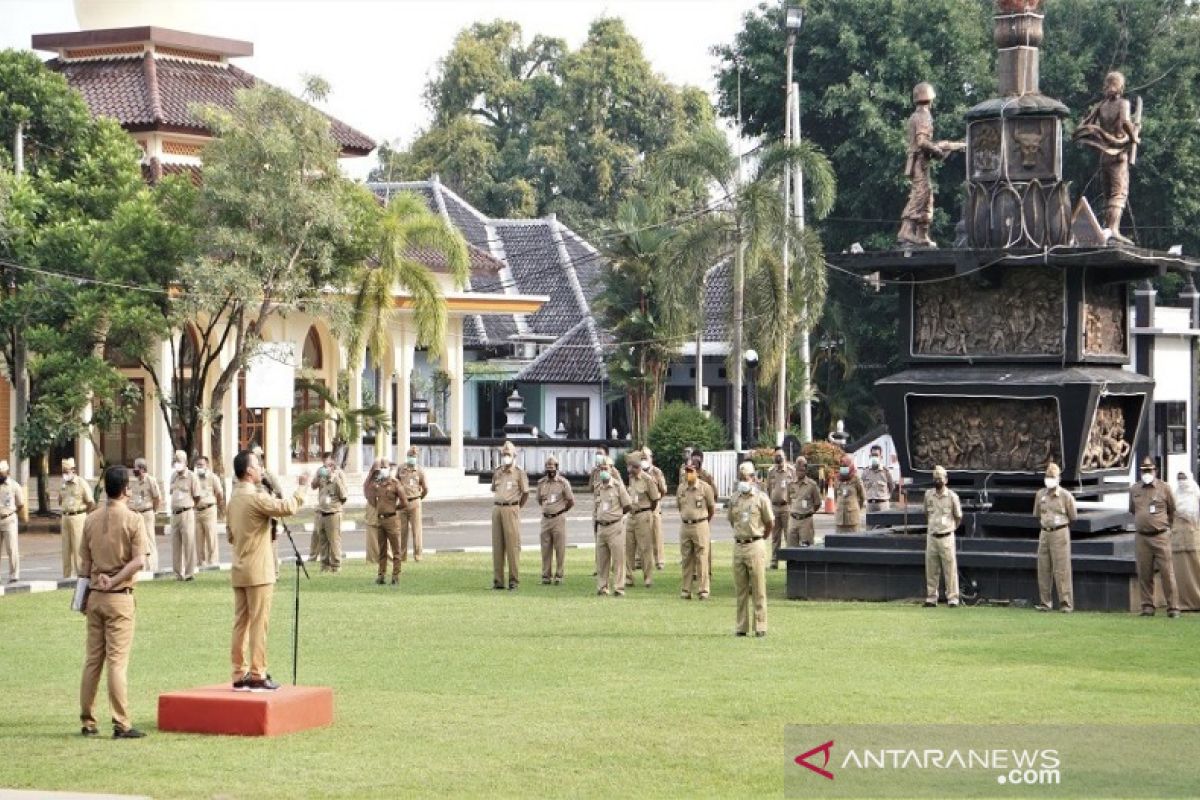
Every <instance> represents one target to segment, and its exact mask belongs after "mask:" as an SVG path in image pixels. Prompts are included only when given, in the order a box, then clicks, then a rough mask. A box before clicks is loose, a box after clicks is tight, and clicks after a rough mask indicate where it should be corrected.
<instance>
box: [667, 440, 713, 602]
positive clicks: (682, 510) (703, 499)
mask: <svg viewBox="0 0 1200 800" xmlns="http://www.w3.org/2000/svg"><path fill="white" fill-rule="evenodd" d="M675 498H676V501H677V503H678V506H679V518H680V519H681V520H682V521H683V528H682V529H681V530H680V531H679V554H680V556H681V560H682V562H683V583H682V585H681V586H680V589H679V596H680V597H682V598H683V599H684V600H691V599H692V588H693V587H695V589H696V590H697V591H698V593H699V594H698V596H699V598H700V599H701V600H707V599H708V590H709V580H710V578H711V576H710V574H709V571H708V551H709V548H710V547H711V546H712V528H711V527H710V524H709V523H711V522H712V518H713V516H714V515H715V514H716V513H717V500H716V496H715V495H714V494H713V489H712V487H711V486H709V485H708V484H707V483H705V482H704V481H702V480H700V476H699V475H698V474H697V472H696V465H695V464H690V463H689V464H685V465H684V470H683V480H682V481H680V482H679V490H678V491H677V493H676V495H675Z"/></svg>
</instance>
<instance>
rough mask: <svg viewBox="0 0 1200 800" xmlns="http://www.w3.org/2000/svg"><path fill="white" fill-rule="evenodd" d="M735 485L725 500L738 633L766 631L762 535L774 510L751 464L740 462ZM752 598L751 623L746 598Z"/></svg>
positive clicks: (768, 532)
mask: <svg viewBox="0 0 1200 800" xmlns="http://www.w3.org/2000/svg"><path fill="white" fill-rule="evenodd" d="M738 473H739V475H738V485H737V491H736V492H735V493H734V496H733V499H732V500H730V502H729V524H730V525H732V526H733V584H734V587H735V588H736V590H737V627H736V629H735V630H734V632H735V633H736V634H737V635H738V636H746V635H747V634H748V633H749V632H750V630H751V628H753V630H754V635H755V636H760V637H761V636H766V635H767V570H766V566H767V563H766V562H767V558H766V552H765V551H764V549H763V539H765V538H766V537H768V536H770V535H771V529H772V528H773V527H774V525H775V514H774V512H772V511H771V501H770V500H769V499H768V498H767V495H766V494H764V493H763V492H761V491H759V489H758V486H757V484H758V478H757V477H756V476H755V474H754V464H752V463H751V462H749V461H744V462H742V465H741V466H740V467H739V468H738ZM751 599H753V601H754V619H753V625H752V624H751V619H750V601H751Z"/></svg>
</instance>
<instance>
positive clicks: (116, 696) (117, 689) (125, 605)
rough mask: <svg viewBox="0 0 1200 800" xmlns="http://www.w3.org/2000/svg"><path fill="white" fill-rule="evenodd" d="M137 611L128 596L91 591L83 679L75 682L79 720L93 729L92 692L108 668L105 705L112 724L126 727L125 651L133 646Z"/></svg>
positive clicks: (94, 693)
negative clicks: (77, 693)
mask: <svg viewBox="0 0 1200 800" xmlns="http://www.w3.org/2000/svg"><path fill="white" fill-rule="evenodd" d="M136 617H137V610H136V607H135V605H134V602H133V595H131V594H106V593H104V592H99V591H93V592H90V593H89V594H88V600H87V647H86V649H85V650H84V660H83V678H82V680H81V681H80V683H79V719H80V721H81V722H83V724H84V725H86V726H88V727H95V725H96V717H95V715H94V711H95V706H96V690H97V689H98V688H99V686H100V672H101V671H102V670H103V669H104V668H105V667H106V666H107V667H108V705H109V707H110V709H111V711H112V721H113V725H114V726H115V727H117V728H121V729H123V730H124V729H126V728H129V727H130V724H129V707H128V703H127V700H128V684H127V682H126V676H125V673H126V670H127V669H128V667H129V651H130V650H131V649H132V647H133V629H134V622H135V620H136Z"/></svg>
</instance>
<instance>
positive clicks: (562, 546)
mask: <svg viewBox="0 0 1200 800" xmlns="http://www.w3.org/2000/svg"><path fill="white" fill-rule="evenodd" d="M541 538H542V580H544V581H548V580H550V579H551V578H554V579H556V580H560V581H561V580H562V579H563V562H564V561H566V560H567V514H566V512H565V511H564V512H563V513H562V514H559V515H558V516H557V517H553V518H551V519H546V518H545V517H544V516H543V517H542V537H541ZM552 564H554V565H556V566H557V569H555V570H554V572H553V573H551V571H550V567H551V565H552Z"/></svg>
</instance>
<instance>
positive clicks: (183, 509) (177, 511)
mask: <svg viewBox="0 0 1200 800" xmlns="http://www.w3.org/2000/svg"><path fill="white" fill-rule="evenodd" d="M195 510H196V509H195V507H194V506H188V507H187V508H180V509H177V510H175V511H172V512H171V513H172V514H182V513H183V512H185V511H195Z"/></svg>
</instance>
